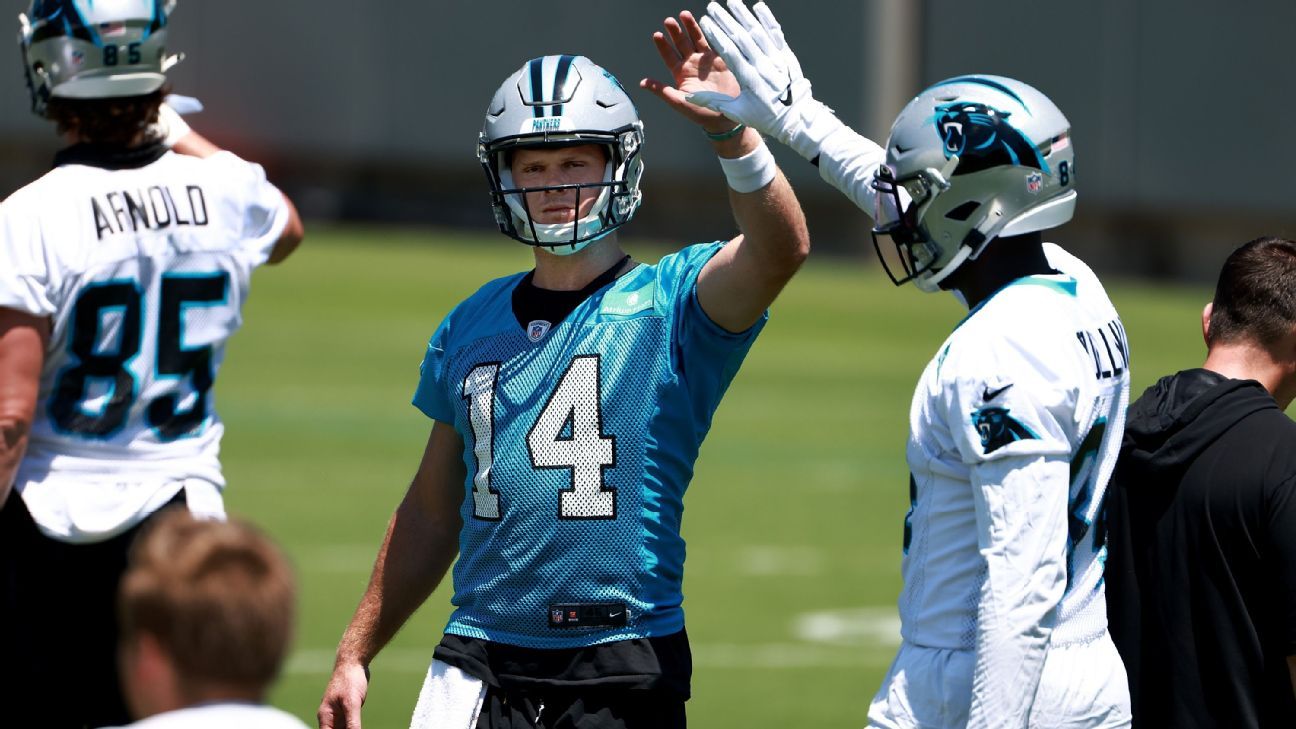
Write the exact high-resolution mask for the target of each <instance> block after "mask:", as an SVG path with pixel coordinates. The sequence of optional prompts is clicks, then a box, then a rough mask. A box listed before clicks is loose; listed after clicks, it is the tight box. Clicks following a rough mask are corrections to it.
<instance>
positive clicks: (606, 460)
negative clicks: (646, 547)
mask: <svg viewBox="0 0 1296 729" xmlns="http://www.w3.org/2000/svg"><path fill="white" fill-rule="evenodd" d="M599 368H600V357H599V355H597V354H585V355H579V356H576V357H573V358H572V360H571V362H570V363H568V365H567V369H566V371H565V372H563V375H562V377H561V378H559V380H558V385H557V387H555V388H554V389H553V391H552V392H551V393H550V394H549V398H548V400H547V401H546V402H545V404H544V407H542V408H541V409H540V415H539V416H538V417H537V418H536V420H535V422H534V423H533V424H532V425H531V427H530V429H529V430H528V432H527V436H526V448H527V453H528V455H529V458H530V463H531V467H532V468H535V469H567V470H569V471H570V473H571V486H570V487H567V488H563V489H560V490H559V492H558V499H557V507H558V509H557V511H558V518H559V519H615V518H616V489H615V488H612V487H610V486H608V485H607V484H606V483H605V481H604V477H603V474H604V470H605V469H607V468H611V467H613V466H615V465H616V436H613V435H607V434H605V433H604V432H603V405H602V397H601V394H602V378H601V375H600V372H599ZM499 370H500V363H499V362H488V363H484V364H479V365H477V366H476V367H474V368H473V369H472V370H471V371H469V372H468V375H467V376H466V377H464V381H463V392H462V396H463V399H464V400H466V401H467V403H468V421H469V423H470V425H471V427H472V433H473V456H474V458H475V459H476V461H477V466H476V469H475V470H474V472H473V489H472V495H473V516H474V517H476V518H478V519H486V520H492V521H494V520H499V519H501V518H502V512H501V503H500V502H501V499H503V500H505V501H506V502H507V500H508V493H507V490H506V492H505V493H503V494H501V493H500V491H499V490H498V488H497V487H496V485H495V484H494V483H492V470H493V466H494V463H495V448H496V445H497V444H496V442H495V425H496V418H495V405H496V389H497V387H498V385H499ZM498 445H500V446H501V447H506V448H512V447H520V445H521V444H519V443H515V442H509V443H501V444H498Z"/></svg>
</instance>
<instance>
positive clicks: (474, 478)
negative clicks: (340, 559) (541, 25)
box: [319, 13, 809, 729]
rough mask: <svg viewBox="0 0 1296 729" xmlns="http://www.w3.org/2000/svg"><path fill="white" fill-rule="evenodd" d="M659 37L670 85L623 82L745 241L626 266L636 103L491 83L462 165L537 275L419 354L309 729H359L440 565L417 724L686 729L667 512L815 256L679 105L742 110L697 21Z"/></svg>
mask: <svg viewBox="0 0 1296 729" xmlns="http://www.w3.org/2000/svg"><path fill="white" fill-rule="evenodd" d="M654 40H655V43H656V46H657V50H658V52H659V54H660V55H661V57H662V60H663V61H664V62H665V64H666V66H667V68H668V69H669V70H670V71H671V74H672V76H673V82H674V85H673V86H671V85H666V84H663V83H660V82H656V81H648V80H645V81H644V82H642V83H643V85H645V86H646V87H647V88H649V89H650V90H652V91H653V92H655V93H656V94H657V95H658V96H659V97H660V98H662V99H663V100H664V101H665V102H666V103H667V104H668V105H669V106H670V107H671V108H673V109H675V110H676V111H678V112H680V113H681V114H683V115H684V116H685V117H686V118H687V119H688V120H689V121H691V122H693V123H695V124H697V125H698V126H700V127H701V128H702V129H701V130H700V131H699V132H695V133H697V134H698V137H699V139H698V142H702V141H703V140H702V139H701V137H702V133H701V132H705V133H706V134H707V136H708V137H710V139H711V146H712V150H713V151H714V152H715V154H716V155H718V156H719V157H720V164H721V166H722V168H723V169H724V171H725V174H726V179H727V180H728V183H729V192H728V199H729V204H730V206H731V207H732V210H733V214H734V217H735V218H736V220H737V223H738V228H739V230H740V231H741V232H740V233H739V234H738V235H737V236H736V237H734V238H733V239H731V240H727V241H717V242H714V243H705V244H699V245H690V246H686V247H684V248H683V249H681V250H680V251H678V252H676V253H672V254H670V255H667V256H665V257H664V258H662V259H661V260H660V261H658V262H657V263H656V264H648V263H641V262H637V261H634V260H632V259H631V257H630V256H629V255H627V254H626V253H625V252H624V251H623V250H622V248H621V243H620V242H619V241H618V239H617V235H616V230H617V229H618V228H619V227H620V226H621V225H623V224H624V223H626V222H628V221H629V220H630V217H631V216H632V215H633V214H634V212H635V209H636V208H637V207H638V206H639V203H640V190H639V182H640V175H641V174H642V171H643V154H644V152H643V144H644V131H643V125H642V123H641V122H640V120H639V116H638V113H637V111H636V109H635V105H634V102H632V101H631V99H630V97H629V96H628V95H627V93H626V92H625V90H624V89H623V88H622V86H621V84H620V83H618V82H617V80H616V79H615V78H614V77H613V76H612V75H611V74H610V73H609V72H608V71H606V70H604V69H603V68H601V67H599V66H597V65H595V64H594V63H593V62H591V61H590V60H589V59H587V58H584V57H582V56H572V55H558V56H544V57H541V58H536V59H534V60H531V61H529V62H528V63H526V64H525V65H523V66H522V68H521V69H519V70H518V71H517V72H516V73H514V74H513V75H511V76H510V77H509V78H508V79H507V80H505V81H504V83H503V84H502V85H501V86H500V87H499V89H498V90H497V91H496V92H495V94H494V97H493V98H492V99H491V101H490V104H489V105H488V106H487V111H486V121H485V125H484V127H483V129H482V133H481V137H480V145H479V157H480V160H481V162H482V164H483V166H484V167H485V169H486V174H487V177H488V180H489V182H490V186H491V195H492V199H493V202H494V211H495V215H496V220H497V222H498V223H499V225H500V228H501V231H502V232H504V233H505V234H506V235H508V236H509V237H512V238H514V239H516V240H519V241H521V242H523V243H525V244H527V245H530V246H532V247H533V251H534V256H535V268H534V269H533V270H531V271H527V272H522V273H517V274H513V275H511V276H506V277H504V278H500V279H497V280H495V281H492V282H490V283H487V284H486V285H485V286H483V287H482V288H481V289H480V290H479V291H478V292H477V293H475V294H473V295H472V296H471V297H469V298H468V299H467V300H465V301H464V302H463V303H461V304H460V305H459V306H457V307H456V308H455V309H454V310H453V311H452V312H450V314H449V315H448V316H447V317H446V318H445V319H444V320H443V321H442V323H441V326H440V327H439V328H438V329H437V330H436V332H435V334H433V335H432V338H431V342H430V344H429V346H428V347H427V351H426V355H425V357H424V360H423V366H422V374H421V379H420V381H419V385H418V389H417V391H416V393H415V395H414V405H415V406H416V407H418V408H419V409H420V410H421V411H422V412H423V413H424V414H426V415H427V416H428V417H429V418H431V419H432V421H433V424H432V430H431V434H430V436H429V439H428V443H427V448H426V450H425V451H424V454H423V461H422V463H421V465H420V466H419V468H418V471H417V473H416V474H415V476H414V481H413V483H412V484H411V486H410V488H409V491H408V492H407V494H406V496H405V499H404V501H402V503H401V504H400V506H399V507H398V508H397V510H396V513H395V515H394V516H393V517H392V520H391V523H390V526H389V528H388V532H387V536H386V538H385V540H384V542H383V545H382V547H381V549H380V551H379V554H378V559H377V563H376V564H375V567H374V571H373V576H372V578H371V580H370V583H369V588H368V590H367V591H366V592H365V594H364V597H363V598H362V600H361V603H360V606H359V608H358V609H357V610H356V613H355V616H354V617H353V618H352V621H351V624H350V626H349V627H348V628H347V630H346V633H345V634H344V635H343V637H342V641H341V644H340V645H339V647H338V654H337V664H336V667H335V669H334V673H333V677H332V679H331V680H330V681H329V684H328V687H327V689H326V692H325V695H324V699H323V701H322V703H321V705H320V711H319V721H320V725H321V726H322V727H327V728H329V729H342V728H343V727H353V726H359V724H360V721H359V717H360V707H361V704H362V702H363V701H364V698H365V694H366V691H367V687H368V673H367V669H368V666H369V663H370V662H371V661H372V660H373V658H374V656H375V655H377V653H378V651H379V650H380V649H381V648H382V647H383V646H384V645H385V644H386V643H387V642H388V641H389V640H390V639H391V637H392V635H393V634H394V633H395V632H396V630H397V629H398V628H399V627H400V626H401V624H402V623H404V622H405V620H406V619H407V618H408V617H409V615H410V614H411V613H412V612H413V611H414V610H415V609H416V608H417V607H418V606H419V605H420V604H422V603H423V601H424V600H426V599H427V597H428V595H429V594H430V593H431V592H432V590H433V589H434V588H435V587H436V585H437V584H438V583H439V582H440V580H441V579H442V576H443V575H444V573H445V571H446V569H447V568H448V567H449V566H450V563H451V562H452V561H453V560H454V558H455V555H456V554H458V558H459V559H458V562H457V563H456V564H455V568H454V588H455V592H454V596H453V598H452V602H453V603H454V606H455V610H454V613H453V614H452V615H451V617H450V622H449V624H448V625H447V626H446V630H445V635H444V637H443V639H442V640H441V643H440V645H439V646H437V648H436V651H435V653H434V659H435V660H433V661H432V664H431V667H430V669H429V671H428V675H427V679H426V682H425V684H424V687H423V691H422V694H421V695H420V697H419V702H418V705H417V707H416V709H415V713H414V717H413V722H412V725H413V726H416V727H438V728H450V727H454V728H457V729H468V728H470V727H511V726H540V727H560V726H581V727H591V728H595V727H683V726H684V725H685V701H686V700H687V698H688V696H689V693H690V690H691V689H690V677H691V672H692V663H691V657H690V653H689V644H688V638H687V636H686V634H685V631H684V611H683V609H682V607H681V602H682V600H683V596H682V594H681V588H682V581H683V568H684V543H683V540H682V539H681V537H680V532H679V530H680V521H681V517H682V509H683V496H684V491H685V488H686V487H687V486H688V485H689V481H690V479H691V477H692V474H693V464H694V461H695V460H696V458H697V455H698V450H699V447H700V446H701V444H702V440H703V438H704V437H705V435H706V433H707V430H708V429H709V427H710V424H711V418H712V415H713V414H714V413H715V410H716V408H717V407H718V406H719V404H720V399H721V397H722V396H723V394H724V392H725V390H726V389H727V388H728V386H729V384H730V382H731V380H732V379H733V377H734V375H735V374H736V373H737V371H738V368H739V366H740V365H741V363H742V361H743V359H744V357H745V356H746V354H747V352H748V350H749V349H750V347H751V345H752V343H753V341H754V340H755V338H756V336H757V334H758V333H759V332H760V330H761V328H762V327H763V325H764V322H765V319H766V307H768V306H769V305H770V304H771V303H772V302H773V301H774V298H775V296H777V295H778V293H779V291H780V290H781V289H782V288H783V286H784V284H785V283H787V281H788V280H789V279H790V278H791V276H792V275H793V273H795V272H796V270H797V269H798V268H799V267H800V265H801V262H802V260H803V259H804V258H805V256H806V254H807V252H808V250H809V238H808V234H807V232H806V227H805V220H804V217H803V216H802V213H801V208H800V205H799V204H798V203H797V200H796V197H795V196H794V195H793V193H792V189H791V187H789V185H788V183H787V181H786V180H785V179H784V178H783V176H782V174H781V173H780V172H779V171H778V169H777V167H776V166H775V164H774V161H773V157H772V155H771V154H770V152H769V150H768V149H767V148H766V147H765V145H764V142H763V141H762V139H761V137H760V135H758V134H756V132H755V131H753V130H751V129H747V128H745V127H743V126H742V125H735V124H734V123H733V122H730V121H729V120H727V119H725V118H724V117H723V116H721V115H720V114H718V113H716V112H712V111H708V110H705V109H700V108H697V107H694V106H691V105H689V104H688V103H687V102H685V101H684V99H683V96H684V93H686V92H688V91H690V90H705V89H709V90H717V91H729V92H731V93H737V85H736V83H735V82H734V79H733V76H732V75H731V74H729V73H728V72H726V71H725V70H724V67H723V65H722V64H720V62H719V60H718V59H717V58H716V57H715V54H714V53H712V52H711V50H710V49H709V48H708V47H707V45H706V41H705V39H704V38H703V37H702V34H701V31H700V29H699V28H698V26H697V23H696V21H695V20H694V19H693V17H692V16H691V15H689V14H687V13H682V14H681V15H680V18H679V19H678V20H676V19H674V18H670V19H667V20H666V21H665V32H664V33H657V34H656V35H655V36H654ZM685 142H687V140H685ZM717 192H719V191H718V190H717ZM716 486H724V484H716Z"/></svg>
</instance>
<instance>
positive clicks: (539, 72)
mask: <svg viewBox="0 0 1296 729" xmlns="http://www.w3.org/2000/svg"><path fill="white" fill-rule="evenodd" d="M529 65H530V70H531V102H532V104H533V106H532V107H531V114H532V115H533V116H536V117H541V116H544V115H545V110H544V106H542V105H540V104H539V103H538V102H539V101H540V100H541V99H543V98H544V58H543V57H542V58H533V59H531V63H530V64H529Z"/></svg>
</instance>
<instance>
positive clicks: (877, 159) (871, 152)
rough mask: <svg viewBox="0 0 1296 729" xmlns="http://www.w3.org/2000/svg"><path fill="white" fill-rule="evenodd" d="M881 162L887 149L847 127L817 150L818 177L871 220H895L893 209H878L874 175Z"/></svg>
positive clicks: (831, 136)
mask: <svg viewBox="0 0 1296 729" xmlns="http://www.w3.org/2000/svg"><path fill="white" fill-rule="evenodd" d="M884 162H886V150H884V149H883V148H882V147H880V146H878V144H877V143H876V142H874V141H873V140H871V139H869V138H867V137H865V136H863V135H861V134H859V133H857V132H856V131H855V130H853V129H851V128H850V127H842V128H841V129H839V130H837V131H835V132H833V133H832V134H831V135H829V136H828V138H827V139H825V140H824V142H823V144H822V145H821V146H820V147H819V175H820V177H822V178H823V179H824V180H825V181H826V182H828V184H830V185H832V186H833V187H835V188H837V189H838V190H839V191H841V193H842V194H843V195H845V196H846V197H847V198H848V199H849V200H850V201H851V202H853V203H855V207H857V208H859V209H860V210H863V211H864V212H865V213H867V214H868V215H869V217H871V218H873V220H874V221H877V220H878V219H879V218H881V219H883V220H891V219H894V218H895V217H896V214H895V211H894V210H879V209H878V204H879V202H880V198H879V197H878V194H877V191H876V190H874V189H873V175H874V174H875V173H876V172H877V170H878V167H879V166H881V165H882V164H883V163H884ZM886 204H888V205H889V204H890V202H889V198H888V199H887V203H886Z"/></svg>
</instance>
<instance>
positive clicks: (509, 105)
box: [477, 55, 643, 255]
mask: <svg viewBox="0 0 1296 729" xmlns="http://www.w3.org/2000/svg"><path fill="white" fill-rule="evenodd" d="M577 144H601V145H604V146H606V147H607V150H608V155H607V158H608V161H607V167H606V169H605V171H604V173H603V179H602V181H601V182H596V183H591V184H587V185H558V186H552V187H529V188H520V187H517V186H516V185H515V184H514V182H513V175H512V173H511V171H510V170H509V164H508V161H509V153H510V152H512V151H513V150H515V149H518V148H521V147H536V146H571V145H577ZM642 146H643V122H641V121H640V120H639V113H638V111H637V110H636V109H635V105H634V102H632V101H631V100H630V96H629V95H628V94H626V92H625V89H624V88H622V87H621V83H620V82H619V81H617V80H616V78H615V77H614V76H613V75H612V74H610V73H608V72H607V71H605V70H604V69H603V68H602V67H600V66H598V65H597V64H595V63H594V62H593V61H591V60H589V59H588V58H585V57H584V56H571V55H559V56H543V57H541V58H535V59H532V60H530V61H528V62H527V63H526V64H524V65H523V66H522V68H520V69H518V70H517V71H516V72H515V73H513V75H511V76H509V77H508V78H507V79H505V81H504V83H503V84H502V85H500V87H499V89H498V90H497V91H496V92H495V96H494V98H492V99H491V102H490V106H489V107H488V108H487V110H486V122H485V124H483V125H482V130H481V135H480V137H479V140H478V145H477V157H478V159H479V160H480V161H481V164H482V167H483V168H485V170H486V178H487V180H488V181H489V182H490V187H491V205H492V207H493V208H494V211H495V222H496V223H498V224H499V228H500V231H501V232H502V233H504V234H505V235H507V236H509V237H511V238H514V239H516V240H519V241H522V242H523V243H527V244H530V245H533V246H541V247H543V248H545V249H547V250H549V251H552V252H553V253H557V254H559V255H563V254H570V253H575V252H576V251H578V250H580V249H582V248H584V247H585V246H587V245H589V244H590V243H591V242H593V241H595V240H598V239H599V238H602V237H603V236H605V235H607V234H608V233H610V232H612V231H613V230H615V229H617V228H619V227H621V226H622V225H624V224H625V223H627V222H629V220H630V218H631V217H632V216H633V215H634V213H635V210H637V209H638V208H639V203H640V202H641V201H642V199H643V194H642V193H641V192H640V190H639V180H640V177H642V175H643V158H642V157H641V155H640V150H641V148H642ZM585 188H591V190H590V193H591V194H597V195H598V197H597V199H596V200H595V202H594V206H593V208H591V209H590V211H589V213H588V214H587V215H586V216H585V217H583V218H581V219H580V220H577V221H575V222H571V223H550V224H545V223H537V222H535V220H534V219H533V218H532V216H531V213H530V211H529V210H528V209H527V202H526V193H528V192H537V191H541V190H553V189H576V190H577V194H578V195H580V194H583V193H584V192H585Z"/></svg>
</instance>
